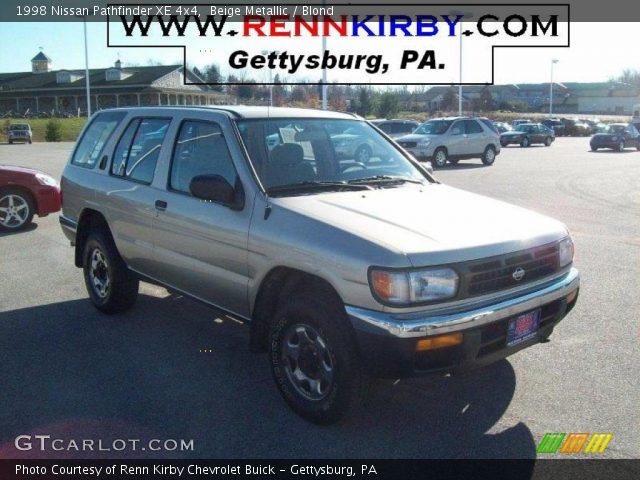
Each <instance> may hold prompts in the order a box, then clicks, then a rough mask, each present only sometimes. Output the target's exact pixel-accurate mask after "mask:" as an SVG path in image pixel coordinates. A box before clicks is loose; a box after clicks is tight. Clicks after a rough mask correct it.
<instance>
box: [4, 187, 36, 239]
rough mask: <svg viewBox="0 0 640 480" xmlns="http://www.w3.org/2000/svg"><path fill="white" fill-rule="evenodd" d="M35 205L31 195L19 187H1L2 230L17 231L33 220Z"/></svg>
mask: <svg viewBox="0 0 640 480" xmlns="http://www.w3.org/2000/svg"><path fill="white" fill-rule="evenodd" d="M34 213H35V205H34V202H33V200H32V198H31V196H30V195H28V194H26V193H25V192H23V191H22V190H20V189H17V188H3V189H0V230H5V231H7V230H8V231H17V230H20V229H22V228H25V227H26V226H27V225H29V224H30V223H31V221H32V220H33V215H34Z"/></svg>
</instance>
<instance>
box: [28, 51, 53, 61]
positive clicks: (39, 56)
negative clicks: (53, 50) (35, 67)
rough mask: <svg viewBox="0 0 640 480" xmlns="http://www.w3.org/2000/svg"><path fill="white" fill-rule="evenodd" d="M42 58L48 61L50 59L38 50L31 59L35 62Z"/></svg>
mask: <svg viewBox="0 0 640 480" xmlns="http://www.w3.org/2000/svg"><path fill="white" fill-rule="evenodd" d="M41 60H44V61H45V62H50V61H51V59H50V58H49V57H47V56H46V55H45V54H44V53H42V52H39V53H38V54H37V55H36V56H35V57H33V58H32V59H31V61H32V62H37V61H41Z"/></svg>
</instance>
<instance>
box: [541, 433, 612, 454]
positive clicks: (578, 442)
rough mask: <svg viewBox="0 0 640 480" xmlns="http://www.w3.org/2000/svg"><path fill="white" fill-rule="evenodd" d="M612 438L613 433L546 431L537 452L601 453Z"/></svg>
mask: <svg viewBox="0 0 640 480" xmlns="http://www.w3.org/2000/svg"><path fill="white" fill-rule="evenodd" d="M612 438H613V434H612V433H593V434H590V433H585V432H571V433H568V434H567V433H558V432H553V433H546V434H545V435H544V437H543V438H542V440H541V441H540V443H539V444H538V448H537V450H536V452H537V453H547V454H553V453H563V454H565V455H569V454H577V453H590V454H599V453H603V452H604V451H605V449H606V448H607V445H609V442H610V441H611V439H612ZM587 440H588V441H587ZM585 445H586V447H585ZM583 447H584V450H583Z"/></svg>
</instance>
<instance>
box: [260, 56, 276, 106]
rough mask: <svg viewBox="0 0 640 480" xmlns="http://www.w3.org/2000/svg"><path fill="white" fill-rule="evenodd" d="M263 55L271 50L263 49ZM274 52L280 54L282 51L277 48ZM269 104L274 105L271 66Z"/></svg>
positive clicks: (270, 70)
mask: <svg viewBox="0 0 640 480" xmlns="http://www.w3.org/2000/svg"><path fill="white" fill-rule="evenodd" d="M261 53H262V55H265V56H266V55H268V54H269V51H268V50H262V52H261ZM273 53H275V54H276V55H278V54H279V53H280V52H278V51H277V50H274V51H273ZM269 106H270V107H273V70H272V69H271V68H270V69H269Z"/></svg>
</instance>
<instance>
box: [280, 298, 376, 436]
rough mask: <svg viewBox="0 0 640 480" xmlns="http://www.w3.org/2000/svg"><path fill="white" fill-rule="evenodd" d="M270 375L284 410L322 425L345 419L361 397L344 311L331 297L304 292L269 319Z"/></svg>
mask: <svg viewBox="0 0 640 480" xmlns="http://www.w3.org/2000/svg"><path fill="white" fill-rule="evenodd" d="M270 338H271V340H270V360H271V371H272V373H273V377H274V379H275V381H276V385H277V386H278V389H279V390H280V393H281V395H282V397H283V398H284V400H285V401H286V402H287V404H288V405H289V407H291V409H293V410H294V411H295V412H296V413H297V414H298V415H300V416H301V417H303V418H305V419H306V420H309V421H310V422H313V423H316V424H321V425H327V424H330V423H334V422H336V421H338V420H340V419H341V418H344V417H346V416H348V415H349V414H350V413H351V412H352V411H353V410H354V409H355V408H356V407H357V406H358V405H360V403H361V401H362V398H363V397H364V394H365V392H366V388H365V387H366V385H367V381H366V380H367V377H366V376H365V375H364V373H363V371H362V368H361V365H360V360H359V358H358V356H357V353H356V348H355V344H354V341H353V339H352V337H351V334H350V331H349V329H348V320H347V318H346V317H345V314H344V311H343V310H342V309H341V308H340V307H339V306H337V305H336V301H335V299H334V298H333V296H324V295H322V294H321V295H318V294H316V293H314V294H311V293H303V294H301V295H297V296H294V297H293V298H291V299H289V300H288V301H287V302H286V304H285V305H284V306H283V307H281V308H280V309H279V310H278V312H276V314H275V316H274V321H273V323H272V327H271V332H270Z"/></svg>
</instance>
